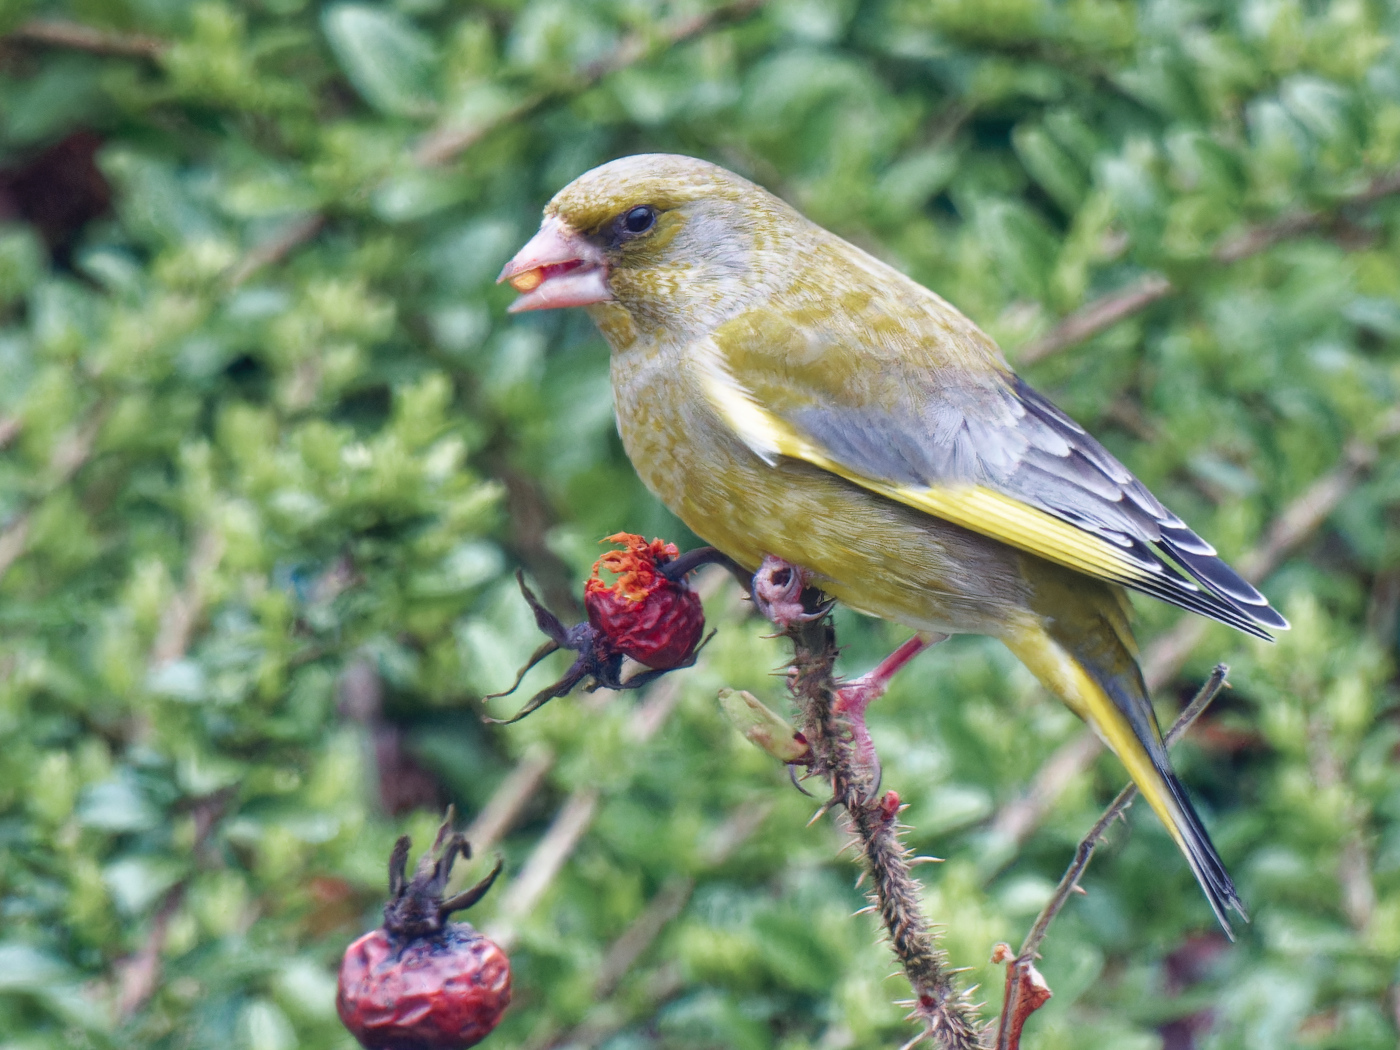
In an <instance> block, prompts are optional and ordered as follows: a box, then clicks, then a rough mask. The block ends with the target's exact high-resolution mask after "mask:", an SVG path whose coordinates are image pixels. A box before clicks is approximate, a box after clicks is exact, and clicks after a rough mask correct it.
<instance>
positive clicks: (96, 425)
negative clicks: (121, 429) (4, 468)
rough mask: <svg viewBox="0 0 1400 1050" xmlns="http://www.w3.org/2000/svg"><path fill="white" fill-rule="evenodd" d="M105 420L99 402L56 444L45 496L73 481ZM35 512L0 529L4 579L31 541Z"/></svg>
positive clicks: (29, 510)
mask: <svg viewBox="0 0 1400 1050" xmlns="http://www.w3.org/2000/svg"><path fill="white" fill-rule="evenodd" d="M106 419H107V404H106V402H102V401H99V402H98V403H97V405H96V406H94V407H93V408H92V409H90V410H89V412H88V417H87V419H86V421H85V422H83V423H82V424H81V425H80V426H78V427H77V428H75V429H74V430H71V431H70V432H69V433H67V434H65V435H64V436H63V437H61V438H59V440H58V441H56V442H55V443H54V447H53V451H52V452H50V453H49V464H48V467H49V472H50V473H51V474H52V475H53V478H52V480H51V482H50V484H49V487H48V490H47V491H46V492H45V493H44V495H45V496H47V495H51V494H52V493H54V492H56V491H57V490H58V489H60V488H62V487H63V486H64V485H66V484H68V482H70V481H72V480H73V477H74V475H76V474H77V473H78V471H79V470H81V469H82V467H83V465H84V464H85V463H87V461H88V460H89V459H90V458H91V456H92V450H93V446H94V445H95V444H96V442H97V435H98V433H99V432H100V431H101V430H102V424H103V423H104V422H105V421H106ZM33 513H34V508H33V507H28V508H26V509H25V510H23V511H21V512H20V513H19V514H17V515H15V517H14V518H12V519H11V520H10V523H9V524H8V525H6V526H5V528H4V531H3V532H0V579H2V578H4V575H5V573H7V572H9V571H10V566H12V565H13V564H14V563H15V562H16V561H17V560H19V558H20V557H21V556H22V555H23V554H24V550H25V545H26V544H27V543H28V542H29V525H30V519H31V517H32V515H33Z"/></svg>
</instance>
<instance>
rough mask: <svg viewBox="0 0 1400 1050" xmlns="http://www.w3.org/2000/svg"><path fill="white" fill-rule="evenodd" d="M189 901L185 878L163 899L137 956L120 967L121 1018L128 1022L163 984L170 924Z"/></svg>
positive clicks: (166, 892)
mask: <svg viewBox="0 0 1400 1050" xmlns="http://www.w3.org/2000/svg"><path fill="white" fill-rule="evenodd" d="M184 899H185V880H184V879H181V880H180V881H179V882H177V883H176V884H175V885H174V886H171V887H170V889H168V890H166V891H165V895H164V896H163V897H162V898H161V902H160V907H158V908H157V909H156V913H155V915H154V916H152V917H151V930H150V933H148V934H147V935H146V939H145V941H144V942H142V944H141V948H140V950H138V951H137V952H136V954H135V955H131V956H128V957H127V958H125V959H123V960H121V962H119V963H118V964H117V1016H118V1017H120V1018H122V1019H123V1020H125V1019H126V1018H128V1017H130V1016H132V1015H133V1014H134V1013H136V1011H138V1010H139V1009H141V1007H142V1006H144V1005H145V1003H146V1000H148V999H149V998H150V997H151V996H152V995H153V994H155V990H156V986H157V985H159V984H160V953H161V952H162V951H163V950H164V948H165V937H166V934H167V932H168V931H169V929H170V921H171V920H172V919H173V918H175V913H176V912H178V911H179V910H180V904H181V903H182V902H183V901H184Z"/></svg>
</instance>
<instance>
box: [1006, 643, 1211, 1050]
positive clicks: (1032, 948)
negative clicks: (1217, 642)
mask: <svg viewBox="0 0 1400 1050" xmlns="http://www.w3.org/2000/svg"><path fill="white" fill-rule="evenodd" d="M1228 673H1229V668H1227V667H1226V666H1225V665H1224V664H1217V665H1216V667H1215V670H1214V671H1212V672H1211V675H1210V677H1209V678H1208V679H1206V682H1205V684H1204V685H1203V686H1201V688H1200V690H1199V691H1198V692H1197V693H1196V696H1195V699H1193V700H1192V701H1191V703H1189V704H1188V705H1187V706H1186V710H1184V711H1182V712H1181V715H1180V716H1179V717H1178V718H1177V720H1176V722H1175V723H1174V724H1173V725H1172V727H1171V729H1169V730H1168V731H1167V735H1166V744H1167V746H1168V747H1171V745H1172V744H1174V743H1176V741H1178V740H1180V739H1181V737H1182V735H1183V734H1184V733H1185V732H1186V731H1187V730H1188V729H1190V728H1191V724H1192V723H1193V722H1195V721H1196V719H1197V718H1198V717H1200V714H1201V712H1202V711H1204V710H1205V709H1206V707H1207V706H1209V704H1210V702H1211V701H1212V700H1214V699H1215V697H1216V694H1218V693H1219V692H1220V690H1221V688H1222V687H1223V686H1224V685H1225V676H1226V674H1228ZM1136 797H1137V785H1135V784H1129V785H1128V786H1127V787H1125V788H1124V789H1123V790H1122V791H1120V792H1119V793H1118V797H1117V798H1115V799H1114V800H1113V802H1112V803H1111V804H1110V805H1109V807H1108V808H1107V809H1106V810H1104V812H1103V816H1101V817H1099V819H1098V821H1097V822H1095V824H1094V826H1093V827H1092V828H1090V829H1089V833H1088V834H1087V835H1085V836H1084V838H1083V839H1081V840H1080V843H1079V846H1078V847H1077V848H1076V849H1075V851H1074V860H1073V861H1071V862H1070V866H1069V867H1068V868H1067V869H1066V870H1065V874H1064V876H1063V877H1062V878H1061V879H1060V884H1059V885H1058V886H1057V887H1055V892H1054V894H1053V895H1052V896H1051V898H1050V900H1049V902H1048V903H1047V904H1046V905H1045V907H1044V908H1043V909H1041V912H1040V915H1039V916H1038V917H1037V918H1036V920H1035V925H1034V926H1032V927H1031V930H1030V932H1029V933H1028V934H1026V939H1025V941H1024V942H1023V943H1022V944H1021V951H1020V954H1019V955H1017V957H1016V960H1015V961H1014V962H1013V963H1012V964H1011V967H1010V971H1009V972H1008V974H1007V984H1006V987H1007V996H1006V1001H1005V1002H1004V1003H1003V1004H1002V1008H1001V1025H1000V1028H999V1030H998V1035H997V1050H1016V1046H1017V1043H1018V1042H1019V1036H1020V1024H1019V1023H1016V1022H1017V1021H1018V1020H1019V1022H1020V1023H1024V1021H1025V1016H1026V1014H1027V1013H1028V1012H1029V1011H1023V1010H1022V1009H1020V1003H1019V999H1020V997H1021V996H1023V995H1024V994H1026V990H1027V987H1028V982H1026V981H1023V980H1022V979H1021V978H1022V976H1023V975H1029V970H1030V968H1031V967H1032V965H1033V963H1034V961H1035V958H1036V954H1037V952H1038V950H1039V948H1040V945H1041V943H1042V942H1043V941H1044V940H1045V935H1046V933H1047V932H1049V929H1050V924H1051V923H1052V922H1054V921H1055V916H1057V915H1058V914H1059V913H1060V910H1061V909H1062V908H1064V906H1065V904H1066V902H1068V901H1069V898H1070V895H1071V894H1073V893H1074V891H1075V888H1076V887H1077V886H1078V885H1079V880H1080V878H1081V877H1082V876H1083V874H1084V869H1086V868H1087V867H1088V866H1089V860H1090V858H1091V857H1093V855H1094V847H1096V846H1097V845H1098V844H1099V840H1100V839H1101V838H1103V835H1104V832H1106V831H1107V830H1108V828H1109V826H1110V825H1111V824H1112V823H1113V822H1114V821H1115V820H1117V819H1118V818H1119V817H1120V816H1122V815H1123V813H1124V811H1125V810H1127V808H1128V807H1129V806H1130V805H1132V803H1133V799H1134V798H1136ZM1029 986H1030V987H1034V985H1033V984H1029ZM1047 997H1048V996H1047ZM1041 1001H1042V1002H1043V1001H1044V1000H1043V999H1042V1000H1041ZM1013 1040H1015V1041H1013Z"/></svg>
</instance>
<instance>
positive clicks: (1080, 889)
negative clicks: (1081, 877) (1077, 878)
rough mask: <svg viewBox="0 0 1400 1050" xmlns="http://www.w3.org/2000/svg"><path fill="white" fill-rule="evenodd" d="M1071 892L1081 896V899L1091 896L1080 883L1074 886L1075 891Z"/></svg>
mask: <svg viewBox="0 0 1400 1050" xmlns="http://www.w3.org/2000/svg"><path fill="white" fill-rule="evenodd" d="M1070 892H1071V893H1077V894H1079V895H1080V896H1081V897H1087V896H1089V891H1088V890H1086V889H1085V888H1084V887H1083V886H1081V885H1079V883H1077V882H1076V883H1075V884H1074V889H1073V890H1071V891H1070Z"/></svg>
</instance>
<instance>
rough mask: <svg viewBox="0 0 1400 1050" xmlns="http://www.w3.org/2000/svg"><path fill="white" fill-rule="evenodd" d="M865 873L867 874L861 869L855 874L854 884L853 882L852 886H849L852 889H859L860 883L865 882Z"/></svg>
mask: <svg viewBox="0 0 1400 1050" xmlns="http://www.w3.org/2000/svg"><path fill="white" fill-rule="evenodd" d="M867 874H868V873H867V872H864V871H862V872H861V873H860V874H859V875H857V876H856V884H855V885H854V886H853V887H851V888H852V889H857V890H858V889H860V887H861V884H862V883H863V882H865V876H866V875H867Z"/></svg>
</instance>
